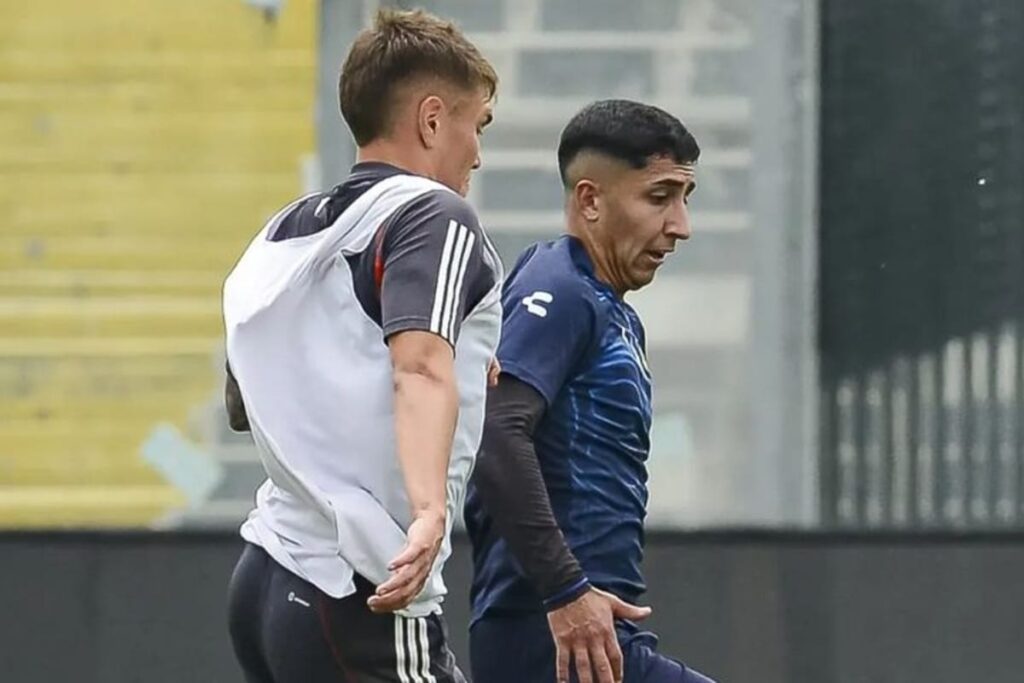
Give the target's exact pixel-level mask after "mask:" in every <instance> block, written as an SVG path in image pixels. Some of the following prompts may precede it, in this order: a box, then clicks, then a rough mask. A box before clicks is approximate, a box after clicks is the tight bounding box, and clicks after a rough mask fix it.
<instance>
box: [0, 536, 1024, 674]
mask: <svg viewBox="0 0 1024 683" xmlns="http://www.w3.org/2000/svg"><path fill="white" fill-rule="evenodd" d="M239 547H240V545H239V542H238V540H237V539H236V538H235V537H234V536H233V535H222V534H202V535H200V534H173V535H147V534H141V533H140V534H134V533H131V534H117V535H97V534H39V535H33V534H6V535H0V556H2V557H3V565H2V567H3V569H2V572H3V579H4V580H3V581H2V582H0V672H3V674H2V680H3V681H5V682H7V683H47V682H49V681H61V682H64V681H76V683H99V682H102V683H112V682H121V681H126V682H128V681H140V682H141V681H145V682H146V683H163V682H164V681H166V682H168V683H170V682H172V681H173V682H175V683H179V682H182V681H189V682H192V681H218V682H223V683H235V682H237V683H240V681H241V678H240V676H239V675H238V674H237V672H236V671H235V667H234V662H233V660H232V655H231V652H230V647H229V644H228V642H227V638H226V634H225V626H224V623H225V616H224V611H225V607H224V604H225V590H224V589H225V585H226V583H227V580H228V577H229V576H230V573H231V569H232V566H233V564H234V561H235V558H236V556H237V554H238V551H239ZM467 555H468V553H467V552H466V547H465V544H464V543H462V542H461V541H460V543H459V544H458V545H457V549H456V555H455V559H454V560H453V562H452V563H451V565H450V570H449V572H448V576H449V587H450V589H451V591H452V595H451V598H450V600H449V604H448V619H449V623H450V624H451V626H452V633H453V636H454V637H455V643H454V646H455V649H456V652H457V654H458V655H459V656H460V658H461V659H462V661H464V662H465V661H466V658H465V651H466V649H465V642H464V630H463V629H464V626H463V625H464V624H465V623H466V598H465V593H466V585H467V578H468V566H467V564H466V562H467V559H468V558H467ZM647 570H648V577H649V580H650V586H651V591H650V596H649V597H650V603H651V604H652V605H653V606H654V608H655V612H654V616H653V617H652V618H651V621H650V625H651V627H652V629H653V630H655V631H656V632H658V633H659V634H660V636H661V644H662V649H663V650H664V651H665V652H668V653H672V654H674V655H676V656H679V657H681V658H684V659H685V660H687V661H689V662H691V663H692V664H694V665H695V666H697V667H698V668H701V669H704V670H706V671H707V672H708V673H711V674H713V675H715V676H716V677H717V678H718V679H719V681H720V682H721V683H726V682H730V683H783V682H785V683H855V682H860V681H865V682H866V681H871V683H897V682H898V683H915V682H917V681H921V682H922V683H925V682H926V683H947V682H948V683H953V682H956V683H962V682H963V681H985V682H986V683H1019V681H1020V680H1021V673H1020V672H1021V670H1022V669H1024V655H1022V654H1021V652H1020V645H1021V643H1022V634H1024V582H1022V581H1021V580H1020V577H1021V576H1024V535H1020V534H1018V535H1012V536H1010V535H1006V536H978V535H975V536H969V537H968V536H960V537H957V536H932V537H925V536H917V537H915V536H905V535H903V536H897V535H881V536H879V535H872V536H845V537H843V536H826V535H806V534H800V535H796V534H780V533H757V534H751V533H731V534H730V533H715V534H699V535H680V534H665V535H662V534H655V535H653V536H652V537H651V538H650V539H649V543H648V556H647Z"/></svg>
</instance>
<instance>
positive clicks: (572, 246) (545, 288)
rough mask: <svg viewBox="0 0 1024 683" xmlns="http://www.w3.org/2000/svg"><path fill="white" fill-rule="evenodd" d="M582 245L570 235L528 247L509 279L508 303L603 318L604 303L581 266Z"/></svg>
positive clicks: (557, 312) (555, 313) (531, 310)
mask: <svg viewBox="0 0 1024 683" xmlns="http://www.w3.org/2000/svg"><path fill="white" fill-rule="evenodd" d="M582 248H583V247H582V245H580V244H579V243H578V242H576V241H575V239H574V238H572V237H569V236H562V237H560V238H558V239H555V240H551V241H547V242H538V243H536V244H533V245H531V246H530V247H528V248H527V249H526V250H525V251H523V253H522V254H521V255H520V257H519V259H518V260H517V262H516V264H515V266H514V267H513V269H512V272H511V273H510V274H509V276H508V278H507V279H506V282H505V289H504V294H505V302H506V306H512V305H517V304H522V305H525V306H527V309H529V310H530V312H538V311H537V307H543V308H544V309H545V310H547V311H551V312H552V313H553V314H554V316H555V317H559V318H563V317H579V316H586V317H588V318H592V319H593V318H596V317H599V316H600V315H601V311H602V309H603V306H602V305H601V302H600V300H599V298H598V296H597V294H596V292H595V291H594V288H593V287H592V285H591V284H590V282H589V280H588V279H587V277H586V275H585V272H584V270H583V269H582V268H581V264H580V262H579V259H580V254H579V253H578V250H580V249H582Z"/></svg>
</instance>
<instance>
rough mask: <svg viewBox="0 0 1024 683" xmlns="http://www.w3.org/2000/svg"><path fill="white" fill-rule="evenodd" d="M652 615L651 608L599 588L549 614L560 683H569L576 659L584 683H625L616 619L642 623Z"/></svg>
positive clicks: (577, 668)
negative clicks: (623, 682)
mask: <svg viewBox="0 0 1024 683" xmlns="http://www.w3.org/2000/svg"><path fill="white" fill-rule="evenodd" d="M650 614H651V608H650V607H637V606H636V605H630V604H629V603H627V602H623V601H622V600H620V599H619V598H617V597H615V596H614V595H612V594H610V593H605V592H604V591H601V590H598V589H596V588H592V589H590V590H589V591H587V592H586V593H584V594H583V595H581V596H580V597H578V598H577V599H576V600H574V601H573V602H570V603H569V604H568V605H565V606H564V607H560V608H558V609H556V610H552V611H550V612H548V625H549V626H551V635H552V636H554V638H555V651H556V656H555V665H556V674H557V680H558V683H569V667H570V664H571V662H572V661H573V660H575V662H576V675H577V676H578V677H579V680H580V683H621V681H622V650H621V649H619V639H618V637H617V636H616V635H615V620H616V619H629V620H631V621H640V620H641V619H646V618H647V617H648V616H650Z"/></svg>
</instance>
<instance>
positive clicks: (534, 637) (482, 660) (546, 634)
mask: <svg viewBox="0 0 1024 683" xmlns="http://www.w3.org/2000/svg"><path fill="white" fill-rule="evenodd" d="M469 659H470V667H471V670H472V673H473V681H474V683H523V681H529V682H530V683H554V680H555V644H554V641H553V640H552V637H551V631H550V629H549V628H548V623H547V619H546V618H545V617H544V615H528V616H492V617H487V618H484V619H480V620H479V621H477V622H476V623H475V624H473V627H472V628H471V629H470V632H469Z"/></svg>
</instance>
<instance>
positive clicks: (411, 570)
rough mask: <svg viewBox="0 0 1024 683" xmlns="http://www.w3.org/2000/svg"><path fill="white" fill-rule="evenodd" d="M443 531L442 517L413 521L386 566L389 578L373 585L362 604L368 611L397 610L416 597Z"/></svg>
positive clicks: (439, 546)
mask: <svg viewBox="0 0 1024 683" xmlns="http://www.w3.org/2000/svg"><path fill="white" fill-rule="evenodd" d="M444 531H445V518H444V515H443V514H423V515H420V516H418V517H416V519H414V520H413V522H412V524H410V525H409V530H408V532H407V533H406V542H405V548H403V549H402V552H400V553H399V554H398V556H397V557H395V559H393V560H392V561H391V564H389V565H388V570H389V571H390V572H391V578H390V579H388V580H387V581H385V582H384V583H382V584H380V585H379V586H377V592H376V593H375V594H374V595H372V596H370V599H369V600H367V601H366V604H367V605H368V606H369V608H370V611H372V612H378V613H379V612H394V611H395V610H400V609H402V608H403V607H406V606H407V605H408V604H409V603H410V602H412V601H413V598H415V597H416V596H417V595H419V594H420V591H422V590H423V586H424V585H425V584H426V582H427V578H428V577H429V576H430V570H431V569H432V568H433V566H434V560H435V559H436V558H437V552H438V550H440V549H441V541H443V540H444Z"/></svg>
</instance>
